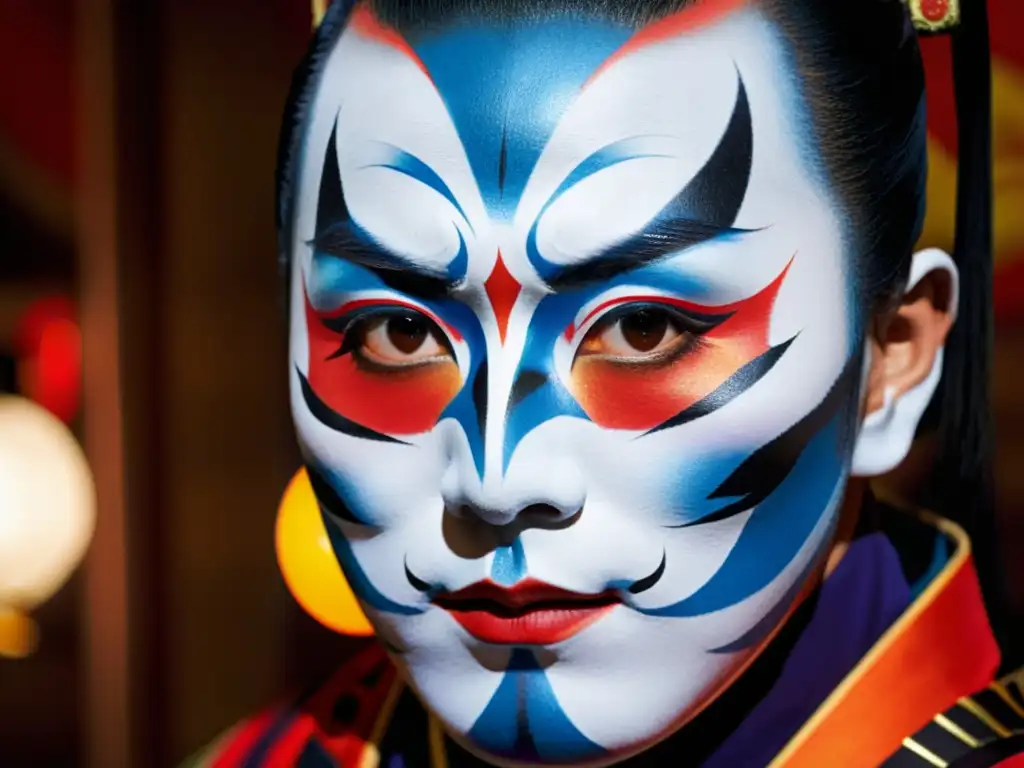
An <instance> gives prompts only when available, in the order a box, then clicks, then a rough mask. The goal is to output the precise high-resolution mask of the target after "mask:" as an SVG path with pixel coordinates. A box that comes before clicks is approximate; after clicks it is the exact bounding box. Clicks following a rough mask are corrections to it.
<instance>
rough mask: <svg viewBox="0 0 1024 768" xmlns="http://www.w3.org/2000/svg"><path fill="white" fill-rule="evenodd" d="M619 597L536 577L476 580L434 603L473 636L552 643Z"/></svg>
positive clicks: (505, 641) (582, 626) (573, 632)
mask: <svg viewBox="0 0 1024 768" xmlns="http://www.w3.org/2000/svg"><path fill="white" fill-rule="evenodd" d="M619 602H620V600H619V598H618V596H617V595H616V594H615V592H613V591H607V592H602V593H599V594H596V595H584V594H580V593H578V592H569V591H567V590H564V589H560V588H559V587H554V586H552V585H550V584H545V583H544V582H542V581H537V580H536V579H526V580H525V581H521V582H519V583H518V584H516V585H515V586H512V587H502V586H500V585H498V584H495V583H494V582H493V581H479V582H477V583H476V584H471V585H469V586H468V587H464V588H463V589H460V590H458V591H457V592H445V593H442V594H440V595H437V596H436V597H435V598H434V603H435V604H436V605H438V606H440V607H441V608H444V609H445V610H446V611H448V612H449V613H450V614H451V615H452V618H454V619H455V620H456V621H457V622H459V624H461V625H462V626H463V628H464V629H465V630H466V631H467V632H469V634H471V635H472V636H473V637H475V638H476V639H478V640H482V641H483V642H485V643H494V644H496V645H553V644H555V643H560V642H562V641H563V640H568V639H569V638H570V637H572V636H573V635H576V634H579V633H580V632H582V631H583V630H584V629H586V628H587V627H589V626H590V625H591V624H593V623H594V622H595V621H597V620H598V619H600V618H601V617H602V616H604V615H605V614H606V613H608V611H610V610H611V609H612V608H614V607H615V606H616V605H617V604H618V603H619Z"/></svg>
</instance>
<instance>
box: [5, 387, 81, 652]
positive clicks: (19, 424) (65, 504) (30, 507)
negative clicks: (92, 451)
mask: <svg viewBox="0 0 1024 768" xmlns="http://www.w3.org/2000/svg"><path fill="white" fill-rule="evenodd" d="M95 524H96V492H95V487H94V485H93V479H92V473H91V472H90V471H89V465H88V463H87V462H86V459H85V454H84V453H83V452H82V449H81V447H80V446H79V444H78V441H77V440H76V439H75V436H74V435H73V434H72V433H71V431H70V430H69V429H68V428H67V427H66V426H64V424H63V423H62V422H61V421H60V420H59V419H58V418H56V417H55V416H53V415H52V414H51V413H50V412H49V411H47V410H45V409H44V408H42V407H40V406H38V405H36V404H35V403H33V402H31V401H29V400H26V399H25V398H21V397H12V396H0V656H9V657H22V656H26V655H28V654H29V653H31V652H32V650H33V648H34V647H35V643H36V635H37V632H36V627H35V623H34V622H33V621H32V619H31V618H29V612H30V611H31V610H32V609H34V608H35V607H36V606H38V605H39V604H40V603H42V602H44V601H46V600H47V599H49V598H50V597H51V596H52V595H53V594H54V593H55V592H56V591H57V590H58V589H60V587H61V586H62V585H63V584H64V582H65V581H67V579H68V577H69V576H70V575H71V572H72V571H73V570H74V569H75V567H76V566H77V565H78V563H79V562H80V561H81V559H82V557H83V556H84V555H85V551H86V549H87V547H88V545H89V541H90V539H91V538H92V534H93V529H94V528H95Z"/></svg>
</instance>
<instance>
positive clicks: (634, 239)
mask: <svg viewBox="0 0 1024 768" xmlns="http://www.w3.org/2000/svg"><path fill="white" fill-rule="evenodd" d="M753 231H756V230H747V229H735V228H733V227H719V226H716V225H714V224H708V223H707V222H703V221H693V220H692V219H672V220H667V221H654V222H651V223H650V224H649V225H648V226H647V228H646V229H644V230H643V231H642V232H639V233H637V234H635V235H632V236H630V237H628V238H626V239H625V240H623V241H621V242H619V243H617V244H616V245H613V246H612V247H611V248H609V249H607V250H606V251H604V252H603V253H601V254H600V255H598V256H596V257H594V258H592V259H589V260H588V261H586V262H583V263H582V264H571V265H569V266H567V267H564V268H563V269H560V270H558V271H557V272H555V273H554V274H553V275H552V276H550V277H549V278H548V279H547V280H546V281H545V282H546V283H547V286H548V287H549V288H550V289H551V290H553V291H555V292H560V291H573V290H579V289H581V288H586V287H587V286H590V285H594V284H597V283H602V282H606V281H608V280H611V279H613V278H615V277H618V276H619V275H624V274H627V273H629V272H633V271H634V270H638V269H641V268H643V267H646V266H649V265H651V264H656V263H657V262H659V261H664V260H665V259H667V258H669V257H670V256H676V255H678V254H679V253H680V252H681V251H684V250H686V249H687V248H691V247H693V246H695V245H699V244H701V243H705V242H708V241H709V240H714V239H716V238H723V237H731V236H739V235H745V234H748V233H750V232H753Z"/></svg>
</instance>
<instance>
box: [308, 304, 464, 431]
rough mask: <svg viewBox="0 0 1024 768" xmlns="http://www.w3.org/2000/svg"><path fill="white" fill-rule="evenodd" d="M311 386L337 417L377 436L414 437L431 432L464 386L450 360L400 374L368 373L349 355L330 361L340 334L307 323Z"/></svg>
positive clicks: (338, 345)
mask: <svg viewBox="0 0 1024 768" xmlns="http://www.w3.org/2000/svg"><path fill="white" fill-rule="evenodd" d="M307 327H308V328H309V376H308V378H309V383H310V386H311V387H312V388H313V391H314V392H316V394H317V396H318V397H319V398H320V399H321V400H323V402H324V403H325V404H326V405H327V406H328V407H329V408H331V409H332V410H334V411H335V412H337V413H339V414H341V415H342V416H344V417H345V418H347V419H350V420H352V421H354V422H356V423H358V424H361V425H362V426H365V427H368V428H370V429H372V430H375V431H377V432H382V433H386V434H395V435H412V434H420V433H423V432H427V431H429V430H430V429H432V428H433V427H434V425H435V424H436V423H437V420H438V418H440V416H441V413H442V412H443V411H444V409H445V408H446V407H447V406H448V404H449V403H450V402H451V401H452V400H453V399H454V398H455V395H456V394H458V391H459V389H460V388H461V386H462V381H461V377H460V374H459V368H458V365H456V364H455V362H453V361H445V362H438V363H432V364H430V365H427V366H423V367H420V368H415V369H410V370H406V371H402V372H377V371H370V370H366V369H365V368H363V367H361V366H360V365H359V364H358V363H357V362H356V360H355V359H354V358H353V355H352V354H351V353H346V354H344V355H342V356H340V357H334V358H332V356H333V355H334V354H335V353H336V352H337V351H338V349H339V348H340V347H341V343H342V335H341V334H339V333H336V332H334V331H332V330H330V329H329V328H326V327H325V326H324V325H323V323H321V322H320V321H319V319H317V318H315V317H312V318H310V320H309V322H308V325H307Z"/></svg>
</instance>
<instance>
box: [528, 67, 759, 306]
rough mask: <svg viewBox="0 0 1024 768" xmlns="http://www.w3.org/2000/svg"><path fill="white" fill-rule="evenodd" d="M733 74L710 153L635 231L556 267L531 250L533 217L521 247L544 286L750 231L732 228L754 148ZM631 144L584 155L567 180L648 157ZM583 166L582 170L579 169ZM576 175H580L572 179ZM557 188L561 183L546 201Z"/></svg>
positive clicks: (603, 274) (580, 282)
mask: <svg viewBox="0 0 1024 768" xmlns="http://www.w3.org/2000/svg"><path fill="white" fill-rule="evenodd" d="M736 75H737V88H736V101H735V103H734V104H733V109H732V115H731V116H730V118H729V122H728V124H727V125H726V127H725V130H724V131H723V133H722V136H721V138H720V139H719V141H718V144H717V146H716V147H715V150H714V152H712V153H711V157H709V158H708V160H707V162H705V164H704V166H703V167H702V168H701V169H700V170H699V171H698V172H697V174H696V175H695V176H694V177H693V178H692V179H691V180H690V181H689V183H687V185H686V186H685V187H684V188H683V189H682V190H680V192H679V193H678V194H677V195H676V196H675V197H674V198H672V200H671V201H670V202H669V203H668V205H666V206H665V208H663V209H662V210H661V211H660V212H659V213H658V214H657V215H656V216H655V217H654V218H653V219H652V220H651V221H650V222H648V224H647V225H646V226H645V227H644V229H643V230H642V231H641V232H639V233H637V234H634V235H632V236H630V237H628V238H626V239H625V240H623V241H621V242H619V243H617V244H615V245H613V246H612V247H611V248H609V249H607V250H605V251H604V252H603V253H601V254H598V255H597V256H595V257H594V258H592V259H589V260H588V261H587V262H585V263H582V264H574V265H570V266H567V267H561V268H559V267H555V266H554V265H552V264H551V263H550V262H546V260H545V259H544V258H543V257H542V256H541V255H540V253H539V251H538V250H537V243H536V237H537V226H538V224H539V217H538V222H537V223H535V224H534V227H533V229H532V230H531V233H530V238H529V242H528V244H527V252H528V256H529V258H530V261H531V262H532V263H533V265H534V268H535V269H537V271H538V273H539V274H540V275H541V276H542V277H543V279H544V282H545V283H547V285H548V287H550V288H551V289H552V290H555V291H558V290H563V291H564V290H572V289H575V288H580V287H582V286H585V285H589V284H591V283H594V282H599V281H603V280H608V279H610V278H612V277H615V276H616V275H619V274H622V273H624V272H629V271H631V270H633V269H638V268H640V267H642V266H645V265H647V264H651V263H653V262H656V261H660V260H662V259H664V258H666V257H668V256H671V255H674V254H676V253H678V252H680V251H682V250H685V249H687V248H690V247H692V246H694V245H698V244H700V243H703V242H706V241H708V240H713V239H715V238H718V237H722V236H728V235H736V234H745V233H747V232H750V231H752V230H741V229H737V228H735V227H734V224H735V221H736V217H737V216H738V214H739V211H740V207H741V206H742V205H743V201H744V199H745V198H746V196H747V187H748V186H749V184H750V169H751V165H752V163H753V153H754V136H753V125H752V120H751V114H750V103H749V101H748V100H747V89H746V86H745V85H744V83H743V77H742V75H740V73H739V70H737V73H736ZM640 138H641V137H637V139H634V140H630V142H631V144H633V145H637V146H638V145H639V142H638V141H637V140H638V139H640ZM635 149H636V146H627V145H624V146H621V147H619V146H617V145H612V147H607V148H605V149H603V150H600V151H599V152H598V153H595V155H593V156H592V157H591V158H588V160H587V161H586V162H585V163H584V164H583V166H581V168H580V169H577V171H574V173H573V174H570V180H571V181H572V182H573V183H576V182H578V181H580V180H581V179H582V178H585V177H586V176H588V175H592V174H593V173H594V172H596V171H597V170H601V169H602V168H604V167H608V166H610V165H614V164H616V163H618V162H622V161H624V160H627V159H630V157H631V156H639V157H643V156H651V155H648V154H646V153H639V152H636V151H630V150H635ZM610 150H612V151H610ZM590 166H593V167H590ZM583 169H586V172H585V173H584V172H583ZM577 176H579V177H580V178H574V177H577ZM563 191H564V185H563V188H560V189H559V191H558V192H556V194H555V196H553V199H552V201H549V203H548V205H550V204H551V202H553V200H554V199H555V198H557V197H558V195H560V194H561V193H562V192H563Z"/></svg>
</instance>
